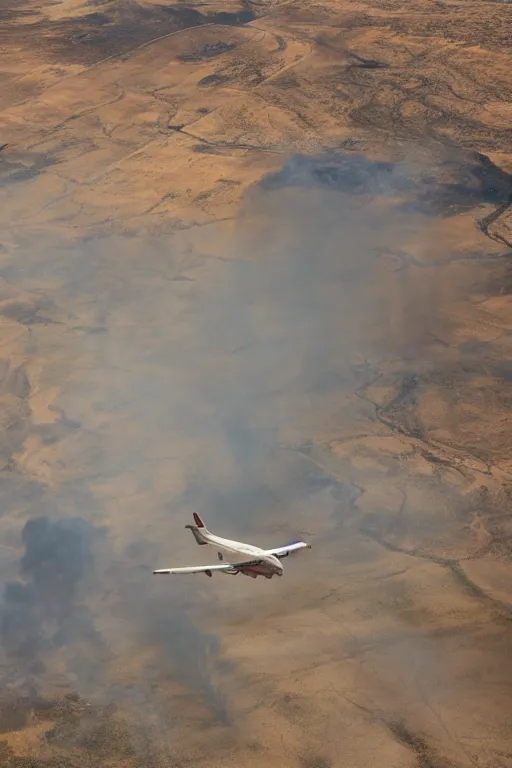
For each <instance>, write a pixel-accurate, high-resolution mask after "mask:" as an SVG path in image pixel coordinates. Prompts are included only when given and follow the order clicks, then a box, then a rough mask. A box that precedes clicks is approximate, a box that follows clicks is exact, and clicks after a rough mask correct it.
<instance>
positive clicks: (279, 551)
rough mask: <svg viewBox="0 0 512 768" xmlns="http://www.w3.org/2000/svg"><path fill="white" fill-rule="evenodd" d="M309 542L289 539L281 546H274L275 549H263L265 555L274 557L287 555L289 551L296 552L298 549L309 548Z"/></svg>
mask: <svg viewBox="0 0 512 768" xmlns="http://www.w3.org/2000/svg"><path fill="white" fill-rule="evenodd" d="M310 548H311V544H308V543H307V542H306V541H290V542H289V543H288V544H285V545H284V546H283V547H276V549H267V550H265V551H266V553H267V555H274V556H275V557H279V558H281V557H288V555H289V554H290V553H291V552H297V551H298V550H299V549H310Z"/></svg>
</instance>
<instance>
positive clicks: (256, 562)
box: [153, 512, 311, 579]
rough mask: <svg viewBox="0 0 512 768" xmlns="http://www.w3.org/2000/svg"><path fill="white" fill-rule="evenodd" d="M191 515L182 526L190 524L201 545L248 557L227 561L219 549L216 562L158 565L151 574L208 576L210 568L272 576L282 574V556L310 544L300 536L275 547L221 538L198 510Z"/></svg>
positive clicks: (252, 576)
mask: <svg viewBox="0 0 512 768" xmlns="http://www.w3.org/2000/svg"><path fill="white" fill-rule="evenodd" d="M193 515H194V522H195V525H186V526H185V528H189V529H190V530H191V531H192V535H193V536H194V539H195V540H196V542H197V543H198V544H199V545H200V546H203V545H205V544H211V545H213V546H217V547H220V548H221V549H225V550H226V551H227V552H232V553H234V554H236V555H246V556H247V555H248V556H249V558H248V559H247V558H246V559H244V560H238V559H237V560H236V561H235V562H233V563H226V562H224V557H223V555H222V553H221V552H218V558H219V560H220V561H221V562H220V563H219V564H218V565H194V566H188V567H184V568H160V569H159V570H157V571H153V573H154V574H161V573H205V574H206V575H207V576H209V577H210V578H211V577H212V574H213V572H214V571H215V572H217V571H218V572H220V573H227V574H229V575H231V576H237V575H238V574H239V573H243V574H244V576H249V577H250V578H251V579H256V578H258V576H264V577H265V578H266V579H271V578H272V577H273V576H282V575H283V566H282V564H281V560H282V559H283V557H288V555H290V554H291V553H292V552H297V551H298V550H299V549H311V544H308V543H307V542H305V541H301V540H296V541H290V542H289V543H288V544H285V545H284V546H282V547H276V548H275V549H260V547H254V546H252V545H251V544H245V543H244V542H242V541H233V540H232V539H224V538H223V537H222V536H216V535H215V534H213V533H211V532H210V531H209V530H208V528H207V527H206V526H205V524H204V523H203V521H202V520H201V518H200V517H199V515H198V514H197V512H194V513H193Z"/></svg>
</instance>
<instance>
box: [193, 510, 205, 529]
mask: <svg viewBox="0 0 512 768" xmlns="http://www.w3.org/2000/svg"><path fill="white" fill-rule="evenodd" d="M192 514H193V515H194V522H195V524H196V525H197V527H198V528H204V523H203V521H202V520H201V518H200V517H199V515H198V514H197V512H193V513H192Z"/></svg>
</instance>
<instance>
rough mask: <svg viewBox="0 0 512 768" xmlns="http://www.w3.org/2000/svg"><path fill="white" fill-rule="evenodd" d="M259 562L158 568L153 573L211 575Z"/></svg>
mask: <svg viewBox="0 0 512 768" xmlns="http://www.w3.org/2000/svg"><path fill="white" fill-rule="evenodd" d="M260 562H261V560H247V561H245V562H243V563H216V564H215V565H190V566H185V567H183V568H160V569H159V570H158V571H153V573H155V574H160V573H207V574H208V575H211V572H212V571H232V570H233V568H235V569H236V568H242V567H243V566H244V565H259V564H260Z"/></svg>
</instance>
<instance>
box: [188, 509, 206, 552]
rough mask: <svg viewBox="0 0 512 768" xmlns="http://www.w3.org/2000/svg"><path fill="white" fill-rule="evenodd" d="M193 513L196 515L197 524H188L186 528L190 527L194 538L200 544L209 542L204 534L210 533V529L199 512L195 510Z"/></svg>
mask: <svg viewBox="0 0 512 768" xmlns="http://www.w3.org/2000/svg"><path fill="white" fill-rule="evenodd" d="M192 514H193V516H194V523H195V525H186V526H185V528H190V530H191V531H192V535H193V537H194V539H195V540H196V542H197V543H198V544H199V545H202V544H208V542H207V541H205V539H204V536H203V534H204V533H210V531H209V530H208V528H207V527H206V526H205V524H204V523H203V521H202V520H201V518H200V517H199V515H198V514H197V512H193V513H192Z"/></svg>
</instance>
